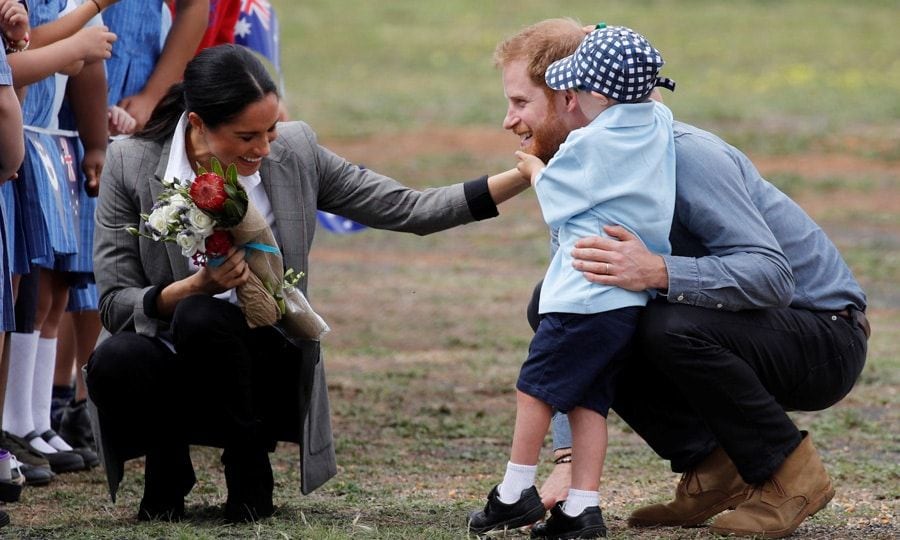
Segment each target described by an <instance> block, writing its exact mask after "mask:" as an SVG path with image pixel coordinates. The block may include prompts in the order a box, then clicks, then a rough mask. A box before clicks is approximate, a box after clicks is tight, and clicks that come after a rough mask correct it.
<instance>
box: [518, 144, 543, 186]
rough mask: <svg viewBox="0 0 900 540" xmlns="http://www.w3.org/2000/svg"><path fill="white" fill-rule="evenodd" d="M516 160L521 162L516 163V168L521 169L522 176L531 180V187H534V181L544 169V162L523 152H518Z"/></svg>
mask: <svg viewBox="0 0 900 540" xmlns="http://www.w3.org/2000/svg"><path fill="white" fill-rule="evenodd" d="M516 159H518V160H519V162H518V163H516V168H517V169H519V172H520V173H521V174H522V176H524V177H525V178H529V179H531V185H532V186H533V185H534V179H535V178H537V175H538V173H539V172H541V169H543V168H544V162H543V161H541V160H540V158H538V157H537V156H533V155H531V154H526V153H525V152H522V151H521V150H517V151H516Z"/></svg>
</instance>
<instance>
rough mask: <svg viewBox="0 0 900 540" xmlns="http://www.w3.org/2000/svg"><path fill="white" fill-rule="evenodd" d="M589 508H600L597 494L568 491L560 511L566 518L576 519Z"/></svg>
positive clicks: (574, 490) (598, 494) (575, 490)
mask: <svg viewBox="0 0 900 540" xmlns="http://www.w3.org/2000/svg"><path fill="white" fill-rule="evenodd" d="M590 506H600V493H599V492H597V491H584V490H581V489H570V490H569V496H568V497H566V502H564V503H563V507H562V510H563V513H565V514H566V515H567V516H570V517H576V516H578V515H579V514H581V513H582V512H584V509H585V508H588V507H590Z"/></svg>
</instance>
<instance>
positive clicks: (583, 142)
mask: <svg viewBox="0 0 900 540" xmlns="http://www.w3.org/2000/svg"><path fill="white" fill-rule="evenodd" d="M598 26H599V27H598V28H597V29H596V30H594V31H593V32H591V33H590V34H588V36H587V37H586V38H585V39H584V41H583V42H582V43H581V45H579V47H578V49H577V50H576V51H575V53H574V54H573V55H571V56H569V57H567V58H563V59H562V60H559V61H557V62H555V63H553V64H551V65H550V67H549V68H547V71H546V74H545V80H546V83H547V85H548V86H549V87H550V88H551V89H553V90H562V91H566V93H567V95H566V103H567V106H572V107H580V109H581V112H582V113H583V114H584V115H585V117H586V118H587V119H591V120H590V123H589V124H588V125H587V126H586V127H584V128H581V129H577V130H574V131H572V132H571V133H570V134H569V136H568V138H567V139H566V141H565V142H564V143H563V144H562V145H561V146H560V148H559V150H558V151H557V153H556V154H555V155H554V156H553V158H552V159H551V160H550V161H549V163H548V164H547V166H546V167H545V166H544V164H543V162H542V161H541V160H540V159H538V158H537V157H535V156H532V155H529V154H525V153H523V152H518V153H517V157H518V158H519V164H518V168H519V171H520V172H521V173H522V174H523V175H525V176H528V177H530V178H531V181H532V184H533V185H534V187H535V191H536V193H537V196H538V201H539V202H540V205H541V211H542V213H543V216H544V220H545V221H546V222H547V224H548V225H549V226H550V228H551V230H553V231H555V232H556V233H557V235H558V246H559V247H558V249H557V250H556V252H555V254H554V256H553V259H552V260H551V262H550V267H549V268H548V270H547V273H546V275H545V277H544V283H543V286H542V289H541V299H540V313H541V316H542V318H541V322H540V325H539V326H538V329H537V332H536V333H535V336H534V339H533V340H532V342H531V347H530V350H529V354H528V359H527V360H526V361H525V363H524V365H523V366H522V369H521V372H520V374H519V380H518V382H517V384H516V388H517V408H516V426H515V433H514V435H513V443H512V451H511V456H510V461H509V463H508V464H507V469H506V475H505V476H504V478H503V482H502V483H501V484H499V485H498V486H496V487H495V488H494V489H493V490H492V491H491V493H490V494H489V495H488V502H487V504H486V506H485V507H484V510H481V511H477V512H473V513H471V514H470V515H469V530H470V531H471V532H473V533H476V534H480V533H484V532H487V531H491V530H496V529H503V528H516V527H521V526H524V525H529V524H531V523H534V522H536V521H538V520H539V519H540V518H542V517H543V516H544V506H543V504H542V502H541V498H540V496H539V495H538V492H537V489H536V488H535V486H534V478H535V471H536V468H537V462H538V457H539V454H540V450H541V446H542V444H543V441H544V437H545V435H546V433H547V429H548V427H549V424H550V417H551V414H552V411H553V409H558V410H560V411H563V412H567V413H568V416H569V421H570V422H571V425H572V432H573V444H572V486H571V489H570V490H569V496H568V498H567V499H566V501H565V502H563V503H559V504H558V505H557V506H556V507H554V508H553V509H552V510H551V516H550V518H549V519H548V520H547V522H546V523H544V524H540V525H537V526H536V527H535V528H534V529H533V530H532V536H533V537H544V538H596V537H599V536H605V535H606V526H605V524H604V522H603V516H602V514H601V512H600V507H599V494H598V489H599V485H600V476H601V473H602V469H603V460H604V458H605V456H606V446H607V431H606V415H607V413H608V412H609V407H610V404H611V403H612V400H613V397H614V396H613V389H614V388H615V386H614V380H615V374H616V373H617V371H618V369H617V366H618V365H619V363H620V362H622V361H623V360H624V359H625V357H626V356H627V351H628V343H629V341H630V339H631V336H632V334H633V332H634V329H635V326H636V324H637V321H638V316H639V313H640V309H641V307H642V306H644V305H646V303H647V300H648V298H649V293H647V292H644V291H641V292H633V291H628V290H625V289H622V288H618V287H613V286H608V285H600V284H596V283H591V282H588V281H587V280H586V279H585V278H584V276H583V275H582V274H581V272H579V271H577V270H575V269H574V268H573V266H572V257H571V252H572V249H573V247H574V243H575V241H576V240H578V239H579V238H581V237H584V236H595V235H598V234H602V227H603V226H604V225H609V224H618V225H621V226H624V227H625V228H627V229H629V230H630V231H632V232H633V233H635V234H636V235H637V236H638V237H640V238H641V240H642V241H643V242H644V243H645V244H646V245H647V247H648V248H650V250H651V251H653V252H655V253H659V254H666V253H669V252H670V245H669V241H668V237H669V229H670V227H671V223H672V214H673V210H674V204H675V148H674V141H673V135H672V113H671V112H670V111H669V109H667V108H666V107H665V106H664V105H662V104H661V103H658V102H655V101H651V100H649V99H648V98H649V96H650V94H651V93H652V92H653V90H654V88H655V87H656V86H663V87H666V88H669V89H670V90H674V83H673V82H672V81H670V80H668V79H663V78H659V77H658V72H659V69H660V68H661V67H662V65H663V60H662V57H661V56H660V54H659V51H657V50H656V49H655V48H653V47H652V46H651V45H650V43H649V42H647V40H646V39H645V38H644V37H643V36H641V35H640V34H637V33H636V32H634V31H632V30H630V29H628V28H624V27H609V28H606V27H605V26H604V25H598ZM615 270H616V268H615V264H607V267H606V273H607V274H615Z"/></svg>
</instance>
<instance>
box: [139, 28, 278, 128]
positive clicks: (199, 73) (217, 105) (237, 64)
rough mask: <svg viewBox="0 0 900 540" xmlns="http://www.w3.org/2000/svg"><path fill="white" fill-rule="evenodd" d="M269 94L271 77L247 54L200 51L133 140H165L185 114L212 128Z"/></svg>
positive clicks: (231, 49)
mask: <svg viewBox="0 0 900 540" xmlns="http://www.w3.org/2000/svg"><path fill="white" fill-rule="evenodd" d="M272 93H274V94H275V95H278V89H277V88H276V86H275V83H274V82H273V81H272V77H270V76H269V72H268V71H266V68H265V67H264V66H263V64H262V62H260V61H259V59H257V58H256V57H255V56H254V55H253V53H251V52H250V51H249V50H247V49H245V48H244V47H241V46H240V45H231V44H226V45H219V46H216V47H210V48H208V49H203V50H202V51H200V52H199V53H197V56H195V57H194V58H193V59H192V60H191V61H190V62H188V64H187V67H185V69H184V80H183V81H182V82H180V83H176V84H174V85H172V87H171V88H169V91H168V92H167V93H166V95H165V96H163V98H162V99H161V100H160V102H159V103H158V104H157V105H156V108H155V109H153V114H151V115H150V120H148V121H147V124H146V125H145V126H144V128H143V129H142V130H140V131H139V132H137V133H136V134H135V136H137V137H141V138H143V139H150V140H160V139H164V138H167V137H168V136H170V135H171V134H172V132H173V131H175V126H176V125H177V124H178V119H179V118H181V113H183V112H185V111H187V112H193V113H196V114H197V115H198V116H200V118H201V119H203V122H204V123H205V124H206V125H208V126H209V127H211V128H215V127H217V126H219V125H222V124H225V123H228V122H230V121H231V120H232V119H234V118H235V117H236V116H237V115H239V114H240V113H241V111H243V110H244V109H245V108H246V107H247V106H248V105H250V104H251V103H255V102H256V101H259V100H260V99H262V98H263V97H265V96H266V95H268V94H272Z"/></svg>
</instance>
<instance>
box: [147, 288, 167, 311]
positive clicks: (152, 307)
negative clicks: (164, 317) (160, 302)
mask: <svg viewBox="0 0 900 540" xmlns="http://www.w3.org/2000/svg"><path fill="white" fill-rule="evenodd" d="M164 288H165V285H156V286H154V287H151V288H150V289H149V290H148V291H147V293H146V294H144V314H145V315H146V316H148V317H150V318H151V319H159V318H160V317H159V310H158V309H157V307H156V300H157V299H158V298H159V295H160V294H161V293H162V290H163V289H164Z"/></svg>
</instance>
